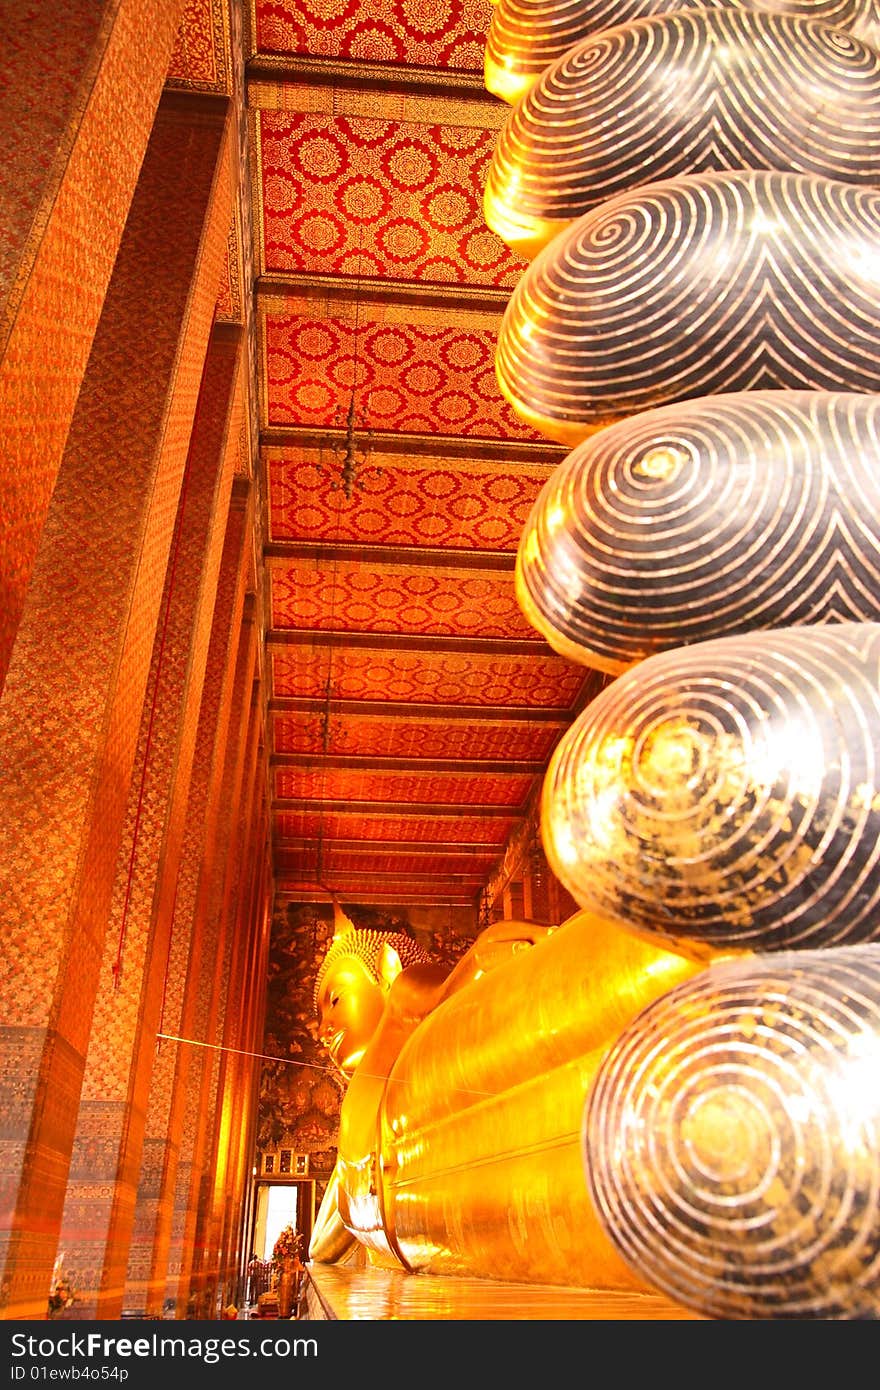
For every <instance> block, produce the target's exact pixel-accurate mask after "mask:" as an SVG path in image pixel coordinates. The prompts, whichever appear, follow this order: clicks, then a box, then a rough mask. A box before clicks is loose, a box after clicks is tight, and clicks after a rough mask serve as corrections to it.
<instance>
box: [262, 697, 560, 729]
mask: <svg viewBox="0 0 880 1390" xmlns="http://www.w3.org/2000/svg"><path fill="white" fill-rule="evenodd" d="M329 708H330V713H331V714H335V715H338V716H340V717H341V718H343V719H363V718H366V717H368V716H371V715H374V716H379V717H380V718H389V719H395V720H396V719H398V718H404V719H412V720H415V721H416V722H418V721H419V720H420V719H435V720H436V719H439V720H443V721H446V720H451V719H455V720H462V719H467V720H469V721H471V722H473V723H483V722H487V723H499V722H502V723H518V724H554V725H556V726H557V727H558V728H560V729H565V728H567V727H568V723H569V717H570V712H569V711H568V710H563V711H560V710H558V709H545V708H543V707H540V708H535V709H531V708H529V707H528V706H522V705H517V706H508V705H423V704H415V703H411V702H406V703H403V702H401V701H388V702H387V703H386V702H385V701H383V700H331V701H330V706H329ZM267 709H268V711H269V713H270V714H323V713H324V711H325V709H327V702H326V701H325V700H319V699H316V698H309V697H307V696H304V695H303V696H293V695H283V696H281V695H273V696H272V698H271V699H270V700H268V702H267Z"/></svg>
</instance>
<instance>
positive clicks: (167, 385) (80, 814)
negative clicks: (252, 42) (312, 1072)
mask: <svg viewBox="0 0 880 1390" xmlns="http://www.w3.org/2000/svg"><path fill="white" fill-rule="evenodd" d="M145 47H148V45H145ZM227 110H228V103H227V102H225V101H214V102H212V103H200V105H199V109H198V110H196V109H195V108H194V107H193V104H192V103H191V102H190V103H189V104H188V105H187V104H186V103H182V102H180V101H179V100H172V101H166V100H163V102H162V103H161V104H160V108H159V112H158V115H157V118H156V122H155V125H154V129H153V133H152V136H151V138H150V143H149V147H148V149H147V153H146V156H145V159H144V164H143V168H142V171H141V176H140V179H139V182H138V186H137V189H136V192H135V196H134V199H133V201H132V205H131V212H130V215H129V219H128V222H127V225H126V229H125V234H124V236H123V238H122V243H121V246H120V250H119V255H118V257H117V259H116V263H115V266H114V270H113V275H112V278H111V281H110V285H109V289H108V292H107V297H106V302H105V305H104V309H103V313H102V315H101V319H100V322H99V324H98V328H97V331H96V333H95V337H94V343H93V346H92V352H91V356H90V358H89V363H88V368H87V371H86V374H85V377H84V379H83V382H82V388H81V390H80V392H79V396H78V399H77V403H76V410H75V412H74V414H73V419H72V423H71V426H70V431H69V434H68V437H67V443H66V447H65V449H64V456H63V459H62V463H61V467H60V469H59V472H58V477H57V482H56V485H55V488H54V491H53V493H52V500H51V503H50V505H49V508H48V511H47V513H46V518H45V524H44V526H43V530H42V534H41V537H40V544H39V549H38V551H37V554H36V559H35V563H34V566H33V572H32V576H31V581H30V587H29V590H28V595H27V603H26V606H25V608H24V611H23V615H22V618H21V622H20V625H19V628H18V635H17V640H16V644H15V649H14V652H13V656H12V660H11V662H10V665H9V670H8V674H7V678H6V685H5V688H4V692H3V698H2V701H0V763H2V766H3V774H2V776H0V859H2V862H3V863H4V864H5V865H7V866H8V869H9V871H10V872H9V880H10V887H11V891H9V892H6V893H4V894H3V895H2V902H0V924H2V930H3V936H4V941H5V943H6V949H5V951H4V956H3V960H2V962H0V1001H2V1016H3V1019H4V1024H3V1030H2V1032H3V1040H4V1044H5V1057H6V1066H5V1070H4V1074H3V1076H2V1080H0V1084H2V1089H3V1092H4V1094H3V1095H2V1103H3V1107H4V1110H5V1113H6V1115H7V1143H6V1145H5V1146H4V1151H3V1159H2V1162H3V1169H2V1182H3V1187H4V1188H5V1191H6V1194H7V1205H8V1209H9V1210H10V1211H11V1212H12V1216H11V1219H10V1225H9V1228H8V1229H7V1230H6V1232H5V1233H4V1236H3V1243H2V1246H0V1253H2V1260H3V1267H4V1283H3V1292H2V1303H3V1306H4V1308H5V1309H6V1311H7V1313H8V1315H9V1316H13V1317H34V1316H40V1315H41V1313H42V1312H43V1311H44V1310H45V1300H46V1293H47V1289H48V1286H49V1282H50V1279H51V1273H52V1266H53V1263H54V1259H55V1254H56V1247H57V1240H58V1235H59V1230H60V1224H61V1217H62V1210H63V1203H64V1194H65V1186H66V1181H67V1175H68V1168H69V1164H70V1158H71V1152H72V1146H73V1140H74V1133H75V1127H76V1119H77V1109H78V1105H79V1100H80V1090H81V1085H82V1078H83V1072H84V1067H85V1057H86V1049H87V1046H88V1041H89V1033H90V1029H91V1024H92V1012H93V1006H94V1001H95V995H96V990H97V986H98V978H99V970H100V964H101V957H102V953H103V950H104V941H105V930H106V926H107V922H108V917H109V915H110V911H111V904H112V893H113V883H114V876H115V869H116V862H117V856H118V853H119V849H120V845H121V843H122V835H123V828H124V824H125V815H126V802H127V797H128V790H129V783H130V779H131V774H132V768H133V766H134V761H135V755H136V751H137V740H138V731H139V727H140V722H141V714H142V710H143V704H144V697H145V692H146V688H147V680H148V676H149V672H150V663H151V658H152V652H153V644H154V638H155V633H156V624H157V619H158V616H159V612H160V607H161V600H162V593H163V588H164V584H165V576H166V573H167V567H168V558H169V553H170V547H171V541H172V535H173V531H174V524H175V518H176V515H177V508H178V499H179V494H180V487H181V480H182V477H183V473H184V468H185V464H186V458H187V452H188V447H189V440H190V436H191V431H192V425H193V418H194V414H195V407H196V399H197V396H198V389H199V382H200V377H201V370H202V365H203V362H204V356H205V349H206V344H207V339H208V334H209V331H210V326H211V319H212V315H213V309H214V303H215V300H216V295H217V287H218V280H219V274H220V267H221V256H222V253H223V246H224V240H225V235H226V232H227V229H228V226H229V217H230V207H229V181H228V174H227V173H225V172H224V169H223V163H222V156H223V152H224V149H225V143H226V142H225V134H226V126H227ZM215 190H217V196H216V197H215ZM224 190H225V194H224ZM224 197H225V206H224V204H223V200H224ZM209 209H212V210H213V217H212V219H211V222H210V228H209V231H208V232H207V234H206V223H207V219H208V212H209ZM47 1097H51V1101H52V1103H51V1105H47V1104H46V1098H47Z"/></svg>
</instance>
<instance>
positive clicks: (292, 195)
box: [172, 0, 601, 907]
mask: <svg viewBox="0 0 880 1390" xmlns="http://www.w3.org/2000/svg"><path fill="white" fill-rule="evenodd" d="M243 10H244V13H243V16H242V26H243V32H242V35H241V39H240V41H241V43H242V47H243V51H244V55H245V63H244V79H243V81H244V93H243V97H244V101H243V108H244V112H245V123H246V131H245V145H246V163H247V166H248V172H247V177H248V178H249V181H250V194H251V196H250V216H251V218H252V226H251V227H250V228H249V229H243V228H242V227H241V225H240V224H237V225H236V227H234V228H233V229H232V232H231V233H230V250H229V258H228V267H227V277H226V282H225V283H224V286H223V287H221V299H220V304H219V306H218V314H219V315H220V316H221V317H222V316H224V315H226V316H228V317H229V318H231V319H235V318H236V317H237V316H238V315H239V314H240V312H241V302H242V298H243V296H244V295H246V294H247V290H246V288H245V285H246V283H247V280H248V275H247V269H246V267H247V263H248V262H250V265H251V272H252V273H251V277H250V278H251V279H252V282H253V295H252V300H251V302H252V304H253V317H252V327H253V344H254V347H253V358H254V360H253V372H254V376H255V378H256V389H255V401H256V406H255V410H256V414H257V417H258V418H257V422H256V429H255V445H254V449H253V452H254V454H255V457H254V458H253V460H252V461H251V464H250V465H249V466H250V468H251V471H252V473H253V475H254V477H255V478H256V479H257V480H258V483H259V489H260V505H261V510H262V517H261V522H262V528H261V530H262V534H261V544H262V553H261V554H260V555H259V556H258V557H257V565H258V568H259V569H260V573H259V576H258V583H259V586H260V588H261V592H262V597H263V606H264V609H265V625H266V646H265V667H264V679H265V684H266V688H267V693H268V722H267V738H268V744H269V746H268V749H267V758H268V763H269V770H268V778H269V795H270V799H271V807H272V840H273V856H274V869H275V873H276V885H277V889H278V892H279V894H280V895H281V896H282V897H286V898H288V899H290V900H293V901H296V900H302V901H313V900H315V898H316V897H317V898H318V899H319V900H320V899H321V898H322V897H323V894H322V893H321V891H320V890H321V887H322V886H323V887H324V888H330V889H332V890H333V891H335V892H336V893H337V894H338V895H339V897H340V898H341V899H342V900H343V901H348V902H357V903H366V904H372V905H376V906H381V905H382V904H388V905H392V904H394V905H398V906H405V905H407V904H425V905H433V904H437V905H449V906H458V907H470V906H472V905H474V904H475V903H477V902H478V900H479V895H480V891H481V889H482V888H483V887H484V886H485V885H486V884H487V883H489V882H490V880H491V881H496V882H497V879H498V871H499V865H500V864H501V862H502V860H503V859H504V854H505V849H508V862H509V860H510V853H509V848H508V847H509V846H510V844H511V843H512V842H515V843H521V844H523V845H528V844H529V842H530V839H531V840H533V838H534V827H535V826H536V804H537V798H538V795H539V793H540V787H541V783H542V780H543V773H544V770H545V768H546V765H547V762H548V760H549V757H550V754H551V752H552V750H553V747H554V746H555V744H556V742H557V741H558V739H559V737H560V736H561V734H562V733H563V731H564V730H565V729H566V727H567V726H568V724H569V723H570V722H571V720H572V718H573V717H574V715H575V713H576V712H577V711H578V710H579V709H580V708H581V707H582V705H583V704H584V703H585V701H586V698H587V697H588V696H589V694H590V693H594V692H595V690H596V689H597V688H598V686H599V685H601V678H599V677H598V676H597V674H596V673H591V672H587V671H585V670H584V668H582V667H578V666H575V665H573V664H572V663H570V662H568V661H566V660H564V659H562V658H561V657H560V656H558V655H557V654H556V653H555V652H553V651H552V650H551V649H550V647H549V646H548V645H547V644H546V643H545V642H544V640H543V638H542V637H541V636H540V634H538V633H537V632H536V631H535V630H534V629H533V628H532V627H531V626H530V625H529V623H528V622H527V621H526V619H525V618H524V616H523V614H522V611H521V609H520V607H519V605H518V602H517V598H516V595H515V591H514V562H515V557H516V548H517V544H518V542H519V537H520V534H521V531H522V527H523V525H524V524H525V521H526V518H527V517H528V515H529V512H530V510H531V508H532V505H533V503H534V501H535V499H536V498H537V495H538V493H539V491H540V489H541V487H542V485H543V483H544V482H545V481H546V479H547V477H548V476H549V473H550V472H551V470H552V469H553V468H554V467H555V465H556V464H557V463H558V462H559V461H560V459H561V458H562V457H563V451H562V450H561V449H560V448H559V447H558V446H556V445H554V444H552V443H548V441H547V439H546V437H544V436H542V435H540V434H538V433H536V432H535V431H534V430H533V429H531V427H530V426H529V425H528V424H526V423H524V422H523V421H522V420H520V419H518V418H517V416H516V415H515V414H514V412H513V411H512V409H511V407H510V406H509V405H508V404H507V402H506V401H505V400H504V398H503V397H502V395H501V392H500V390H499V387H498V384H497V380H496V376H495V345H496V339H497V333H498V328H499V324H500V320H501V316H502V314H503V312H504V309H505V307H506V305H507V302H508V299H509V297H510V293H511V291H512V289H513V287H514V286H515V285H516V283H517V281H518V279H519V277H520V275H521V273H522V271H523V269H524V268H525V263H524V262H523V261H521V260H520V259H519V258H518V257H517V255H516V254H515V253H514V252H512V251H511V250H510V249H509V248H508V247H507V246H506V245H505V243H504V242H503V241H502V240H501V239H500V238H499V237H498V236H497V235H496V234H495V233H494V232H492V231H490V229H489V228H488V227H487V225H486V222H485V220H484V216H483V210H482V194H483V187H484V184H485V179H486V174H487V169H488V165H489V160H490V158H491V155H492V151H493V149H494V146H495V142H496V140H497V137H498V133H499V131H500V129H501V127H502V125H503V123H504V121H505V119H506V117H507V112H508V108H507V107H506V106H505V104H504V103H503V102H501V101H500V100H499V99H498V98H497V97H495V96H493V95H491V94H490V93H489V92H488V91H487V89H486V86H485V84H484V71H483V63H484V53H485V44H486V36H487V33H488V29H489V22H490V19H491V15H492V6H491V4H490V3H489V0H373V2H372V3H370V4H365V3H356V2H355V0H250V3H249V4H245V6H244V7H243ZM222 14H223V7H222V6H218V5H212V4H211V3H210V0H189V3H188V4H187V6H186V7H185V16H186V17H185V22H184V24H183V25H182V27H181V36H180V39H179V42H178V49H177V54H176V57H175V64H174V65H173V66H172V81H175V80H176V81H177V83H178V84H179V85H181V86H186V87H189V88H194V87H195V88H197V89H202V90H206V91H211V90H214V91H224V90H228V87H229V83H230V82H231V81H232V80H233V79H232V77H231V76H230V73H229V67H230V64H229V63H228V62H227V61H225V60H224V58H223V56H222V54H223V42H221V40H223V39H224V38H228V36H225V35H224V34H223V32H222V30H223V21H222V19H221V18H220V16H222ZM242 235H244V236H246V237H247V240H248V252H247V254H243V253H242V247H241V237H242ZM242 452H243V454H244V453H246V450H245V449H244V448H243V450H242ZM243 467H244V470H245V471H246V469H247V467H248V465H246V464H245V465H243ZM529 825H531V827H532V830H531V831H529V832H528V833H526V831H527V830H528V826H529Z"/></svg>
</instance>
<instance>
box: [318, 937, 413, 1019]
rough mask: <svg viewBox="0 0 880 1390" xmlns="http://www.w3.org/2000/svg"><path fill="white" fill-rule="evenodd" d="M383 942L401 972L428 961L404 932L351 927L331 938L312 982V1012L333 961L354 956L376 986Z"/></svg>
mask: <svg viewBox="0 0 880 1390" xmlns="http://www.w3.org/2000/svg"><path fill="white" fill-rule="evenodd" d="M386 941H387V943H388V945H389V946H392V947H393V948H394V950H395V951H396V952H397V954H398V956H399V957H400V964H401V966H402V968H403V969H404V970H405V969H406V967H407V966H408V965H417V964H419V963H423V962H429V961H430V960H431V957H430V956H429V954H428V952H427V951H425V950H424V948H423V947H421V946H420V945H419V943H418V942H417V941H414V940H413V938H412V937H411V936H407V934H406V932H401V931H381V930H379V929H377V928H374V927H355V926H354V925H350V926H349V927H348V929H347V930H346V931H344V932H342V933H341V934H337V935H336V936H334V938H333V940H332V941H331V943H330V945H329V946H328V948H327V953H326V955H325V956H324V959H323V960H322V962H321V964H320V967H319V969H318V974H317V976H316V978H315V992H314V1005H315V1011H316V1012H317V1009H318V995H319V994H320V992H321V986H322V984H323V983H324V979H325V977H326V975H327V971H328V970H329V969H330V967H331V966H332V965H333V964H335V962H336V961H338V960H341V959H342V958H343V957H345V956H356V957H358V958H359V959H360V960H362V961H363V962H364V965H365V966H366V967H367V969H368V970H369V972H370V974H371V975H372V976H373V978H374V980H376V981H377V982H378V981H379V979H380V974H379V957H380V955H381V951H382V947H383V946H384V945H385V943H386Z"/></svg>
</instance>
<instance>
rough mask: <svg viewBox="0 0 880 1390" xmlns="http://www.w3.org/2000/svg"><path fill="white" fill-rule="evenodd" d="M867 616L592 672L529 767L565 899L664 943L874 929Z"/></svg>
mask: <svg viewBox="0 0 880 1390" xmlns="http://www.w3.org/2000/svg"><path fill="white" fill-rule="evenodd" d="M878 746H880V624H878V623H867V622H866V623H834V624H829V625H827V626H805V627H796V628H795V627H792V628H779V629H776V630H773V631H770V632H755V633H750V634H748V635H743V636H735V637H724V638H719V639H717V640H716V641H714V642H702V643H695V644H694V645H693V646H691V647H679V648H676V649H675V650H674V651H671V652H662V653H660V654H659V655H657V656H652V657H649V658H648V659H647V660H646V661H642V662H640V663H638V664H637V665H636V666H635V667H633V668H632V669H631V670H630V671H627V672H625V673H624V674H623V675H622V676H618V678H617V680H615V681H614V682H613V683H612V684H611V685H609V686H608V687H607V688H606V689H605V690H603V691H602V692H601V693H600V694H599V695H598V696H597V697H596V699H595V700H593V702H592V703H591V705H590V706H589V707H588V708H587V709H586V710H585V711H584V713H583V714H582V715H580V716H579V717H578V719H576V720H575V722H574V723H573V724H572V725H571V727H570V728H569V730H568V731H567V732H566V734H564V735H563V737H562V739H561V740H560V742H559V744H558V746H557V748H556V751H555V752H554V754H553V757H552V759H551V762H550V766H549V769H548V771H547V775H546V777H545V780H544V792H543V805H542V836H543V840H544V846H545V850H546V853H547V859H548V862H549V863H550V865H551V867H552V868H553V870H554V872H555V873H556V874H557V876H558V877H559V879H560V880H561V882H562V883H564V884H565V886H566V887H567V888H568V891H569V892H570V893H571V894H572V895H573V897H574V898H575V900H576V901H577V902H578V903H580V905H581V906H582V907H584V908H586V909H589V910H590V911H593V912H601V913H603V914H604V915H606V916H609V917H612V918H613V919H615V920H617V921H619V922H621V923H622V924H623V925H625V926H626V927H627V928H628V929H632V930H637V931H642V932H645V933H647V934H648V935H649V936H650V937H652V938H653V939H661V940H662V939H665V940H667V941H670V942H672V943H674V944H675V946H676V949H679V950H681V949H685V946H684V943H685V942H690V943H692V944H695V943H698V942H705V943H709V944H711V945H712V946H713V947H715V948H716V949H723V948H725V947H727V948H731V949H737V950H739V949H750V950H760V951H767V950H782V949H786V948H793V947H798V948H808V947H810V948H815V947H819V946H824V947H839V946H844V945H849V944H853V943H855V942H860V941H870V940H872V939H877V938H878V936H880V911H878V909H880V856H878V849H877V847H878V843H880V786H878V773H877V748H878Z"/></svg>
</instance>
